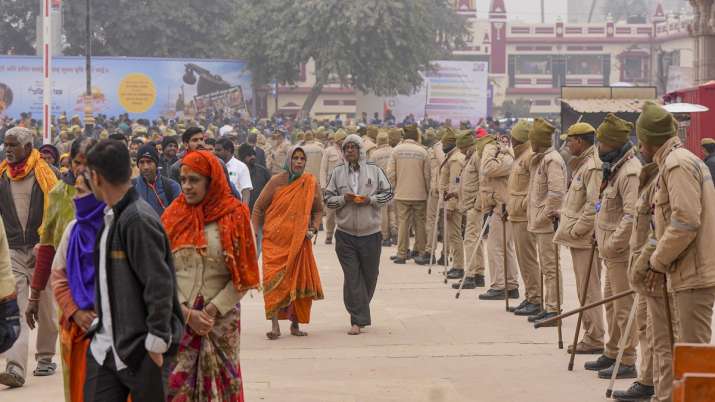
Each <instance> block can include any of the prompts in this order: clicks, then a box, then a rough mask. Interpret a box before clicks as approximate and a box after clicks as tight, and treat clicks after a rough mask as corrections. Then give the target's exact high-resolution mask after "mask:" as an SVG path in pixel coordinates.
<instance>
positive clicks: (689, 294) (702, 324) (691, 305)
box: [675, 286, 715, 343]
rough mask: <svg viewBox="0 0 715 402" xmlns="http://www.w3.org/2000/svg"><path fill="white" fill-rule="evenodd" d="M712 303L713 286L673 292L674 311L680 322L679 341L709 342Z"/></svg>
mask: <svg viewBox="0 0 715 402" xmlns="http://www.w3.org/2000/svg"><path fill="white" fill-rule="evenodd" d="M714 303H715V286H713V287H709V288H703V289H689V290H682V291H679V292H676V293H675V305H676V309H677V310H676V311H677V314H678V318H679V322H680V330H679V331H678V334H679V336H680V337H679V342H684V343H710V340H711V339H712V328H711V323H712V317H713V304H714Z"/></svg>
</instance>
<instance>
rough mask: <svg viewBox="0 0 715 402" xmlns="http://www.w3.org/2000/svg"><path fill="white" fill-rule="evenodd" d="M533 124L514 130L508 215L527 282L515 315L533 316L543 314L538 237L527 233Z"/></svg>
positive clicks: (516, 125) (521, 122) (515, 126)
mask: <svg viewBox="0 0 715 402" xmlns="http://www.w3.org/2000/svg"><path fill="white" fill-rule="evenodd" d="M531 127H532V126H531V123H529V122H528V121H526V120H519V121H518V122H517V123H516V124H515V125H514V126H513V127H512V129H511V144H512V146H513V148H514V164H513V168H512V170H511V173H510V174H509V182H508V184H507V187H508V188H509V199H508V201H507V205H506V212H507V214H509V225H510V226H511V233H512V236H513V237H514V249H515V251H516V260H517V262H518V263H519V270H520V272H521V279H522V280H523V281H524V292H525V295H524V300H523V301H522V302H521V303H520V304H519V305H518V306H516V307H514V308H513V312H514V315H517V316H530V315H537V314H539V313H540V312H541V283H540V282H541V280H540V278H539V276H540V274H539V260H538V259H537V257H536V236H535V235H534V234H533V233H531V232H529V231H528V230H527V226H528V222H527V219H526V205H527V203H528V201H527V195H528V192H529V165H530V163H531V158H532V157H533V156H534V151H532V150H531V144H530V143H529V131H531Z"/></svg>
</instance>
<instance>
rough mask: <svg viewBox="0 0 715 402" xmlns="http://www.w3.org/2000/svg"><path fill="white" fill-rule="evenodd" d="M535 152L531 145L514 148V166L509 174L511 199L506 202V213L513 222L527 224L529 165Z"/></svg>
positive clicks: (508, 184) (526, 144) (508, 185)
mask: <svg viewBox="0 0 715 402" xmlns="http://www.w3.org/2000/svg"><path fill="white" fill-rule="evenodd" d="M533 156H534V151H532V150H531V144H529V143H528V142H527V143H525V144H521V145H517V146H515V147H514V158H515V159H514V164H513V165H512V169H511V173H510V174H509V182H508V183H507V187H508V189H509V199H508V200H507V202H506V212H507V214H509V221H511V222H526V209H527V195H528V194H529V165H530V163H531V158H532V157H533Z"/></svg>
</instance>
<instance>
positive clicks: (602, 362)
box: [583, 355, 616, 371]
mask: <svg viewBox="0 0 715 402" xmlns="http://www.w3.org/2000/svg"><path fill="white" fill-rule="evenodd" d="M615 362H616V360H615V359H611V358H610V357H606V356H604V355H601V356H599V357H598V359H596V360H594V361H590V362H586V364H584V365H583V368H585V369H586V370H591V371H600V370H605V369H607V368H609V367H611V366H613V363H615Z"/></svg>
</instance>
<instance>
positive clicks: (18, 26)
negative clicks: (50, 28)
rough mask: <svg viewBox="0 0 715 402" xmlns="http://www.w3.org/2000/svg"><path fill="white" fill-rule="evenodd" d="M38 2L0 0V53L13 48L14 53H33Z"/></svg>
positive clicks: (29, 0)
mask: <svg viewBox="0 0 715 402" xmlns="http://www.w3.org/2000/svg"><path fill="white" fill-rule="evenodd" d="M38 9H39V3H38V2H37V1H33V0H0V54H6V53H7V52H8V50H10V49H11V48H15V53H16V54H24V55H29V54H35V48H34V46H33V45H34V43H35V31H36V27H35V22H36V18H37V11H38Z"/></svg>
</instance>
